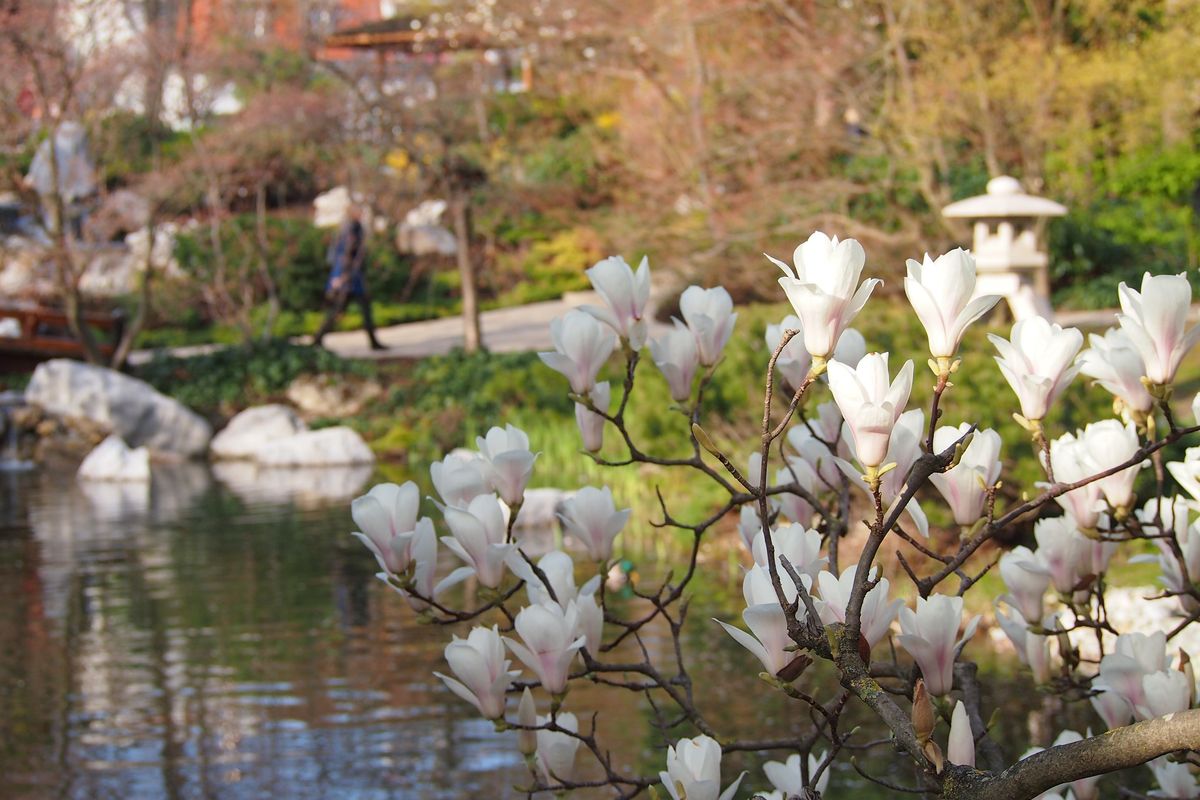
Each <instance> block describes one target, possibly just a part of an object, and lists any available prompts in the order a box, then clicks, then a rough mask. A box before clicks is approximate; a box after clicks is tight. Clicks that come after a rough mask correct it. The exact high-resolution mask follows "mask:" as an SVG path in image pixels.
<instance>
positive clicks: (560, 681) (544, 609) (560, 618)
mask: <svg viewBox="0 0 1200 800" xmlns="http://www.w3.org/2000/svg"><path fill="white" fill-rule="evenodd" d="M513 627H514V628H515V629H516V632H517V635H518V636H520V637H521V641H519V642H518V641H516V640H515V639H510V638H509V637H507V636H506V637H504V643H505V644H507V645H508V649H509V650H511V651H512V654H513V655H515V656H516V657H517V658H519V659H521V661H522V663H524V664H525V666H527V667H529V669H530V670H532V671H533V673H534V674H535V675H537V677H538V680H539V681H541V683H542V688H543V689H545V690H546V691H547V692H549V693H550V694H562V693H563V692H564V691H566V689H567V678H568V675H569V673H570V668H571V662H572V661H574V660H575V654H576V653H578V652H579V650H580V648H582V647H583V646H584V645H585V644H586V643H587V639H586V638H585V637H584V636H580V635H579V632H578V631H579V612H578V609H577V608H576V607H575V605H574V604H573V603H569V604H568V606H567V609H566V610H565V611H564V610H563V608H562V607H561V606H559V605H558V604H557V603H547V604H544V605H532V606H526V607H525V608H523V609H521V610H520V612H518V613H517V618H516V620H515V621H514V623H513Z"/></svg>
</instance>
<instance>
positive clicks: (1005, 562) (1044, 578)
mask: <svg viewBox="0 0 1200 800" xmlns="http://www.w3.org/2000/svg"><path fill="white" fill-rule="evenodd" d="M1000 578H1001V580H1003V581H1004V585H1005V587H1007V588H1008V594H1007V595H1005V598H1006V599H1007V600H1008V601H1009V602H1010V603H1011V605H1012V606H1013V607H1015V608H1016V609H1017V610H1018V611H1020V612H1021V616H1022V617H1024V618H1025V621H1026V622H1028V623H1030V624H1031V625H1036V624H1037V623H1038V622H1039V621H1040V620H1041V618H1042V601H1043V599H1044V596H1045V594H1046V589H1048V588H1050V570H1049V569H1047V568H1046V565H1045V564H1043V563H1042V561H1041V559H1040V558H1039V557H1038V556H1037V555H1036V554H1035V553H1033V551H1031V550H1030V549H1029V548H1028V547H1026V546H1025V545H1020V546H1018V547H1014V548H1013V549H1012V550H1010V551H1008V552H1007V553H1005V554H1004V555H1002V556H1000Z"/></svg>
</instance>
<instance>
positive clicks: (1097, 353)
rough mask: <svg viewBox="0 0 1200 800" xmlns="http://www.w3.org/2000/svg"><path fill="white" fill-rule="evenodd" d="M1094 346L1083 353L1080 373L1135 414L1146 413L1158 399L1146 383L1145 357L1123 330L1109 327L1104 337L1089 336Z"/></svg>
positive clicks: (1080, 359)
mask: <svg viewBox="0 0 1200 800" xmlns="http://www.w3.org/2000/svg"><path fill="white" fill-rule="evenodd" d="M1088 342H1090V343H1091V347H1089V348H1088V349H1087V350H1084V351H1083V352H1082V353H1080V354H1079V371H1080V372H1082V373H1083V374H1084V375H1087V376H1088V377H1089V378H1095V379H1096V382H1097V383H1099V384H1100V385H1101V386H1103V387H1104V388H1105V389H1107V390H1108V391H1109V392H1110V393H1112V394H1113V395H1115V396H1117V397H1119V398H1120V399H1121V400H1122V402H1124V403H1125V405H1126V406H1128V407H1129V408H1130V410H1132V411H1137V412H1141V413H1145V412H1147V411H1149V410H1150V407H1151V406H1152V405H1154V398H1153V397H1151V396H1150V392H1148V391H1147V390H1146V386H1145V384H1143V383H1142V376H1143V375H1145V374H1146V365H1145V363H1144V362H1143V361H1142V356H1141V355H1140V354H1139V353H1138V351H1137V348H1136V347H1134V346H1133V342H1132V341H1131V340H1130V339H1129V336H1128V334H1126V333H1125V332H1124V331H1122V330H1121V329H1119V328H1109V329H1108V330H1107V331H1105V332H1104V335H1103V336H1097V335H1096V334H1094V333H1093V334H1091V335H1090V336H1088Z"/></svg>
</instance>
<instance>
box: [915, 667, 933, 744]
mask: <svg viewBox="0 0 1200 800" xmlns="http://www.w3.org/2000/svg"><path fill="white" fill-rule="evenodd" d="M936 724H937V714H936V713H935V712H934V710H933V701H932V700H930V699H929V692H928V691H926V689H925V679H924V678H917V685H916V686H915V687H914V688H913V706H912V726H913V732H914V733H916V734H917V741H918V742H920V743H921V744H922V745H923V744H925V743H926V742H928V741H930V737H931V736H933V726H934V725H936Z"/></svg>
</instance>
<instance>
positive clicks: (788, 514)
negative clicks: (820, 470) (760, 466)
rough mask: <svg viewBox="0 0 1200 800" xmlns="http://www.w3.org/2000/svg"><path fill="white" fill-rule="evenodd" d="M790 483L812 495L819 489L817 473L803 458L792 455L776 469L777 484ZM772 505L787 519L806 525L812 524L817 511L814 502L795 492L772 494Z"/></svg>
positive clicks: (784, 484) (785, 484)
mask: <svg viewBox="0 0 1200 800" xmlns="http://www.w3.org/2000/svg"><path fill="white" fill-rule="evenodd" d="M789 484H795V485H796V486H797V487H798V488H800V489H803V490H804V491H806V492H808V493H809V494H810V495H815V494H816V493H817V491H818V489H817V473H816V472H815V471H814V470H813V468H812V467H811V466H810V465H809V463H808V462H807V461H805V460H804V459H803V458H797V457H795V456H792V457H790V458H787V459H785V461H784V465H783V466H782V467H780V468H779V469H778V470H776V471H775V483H774V485H775V486H787V485H789ZM771 505H772V507H773V508H776V509H778V511H779V513H780V514H782V515H783V516H784V517H785V518H786V519H788V520H790V521H792V522H795V523H798V524H800V525H804V526H809V525H811V524H812V521H813V517H814V516H815V515H816V513H817V512H816V509H814V508H813V506H812V503H810V502H809V501H808V500H807V499H806V498H804V497H803V496H801V495H800V494H797V493H794V492H784V493H783V494H776V495H772V496H771Z"/></svg>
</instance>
